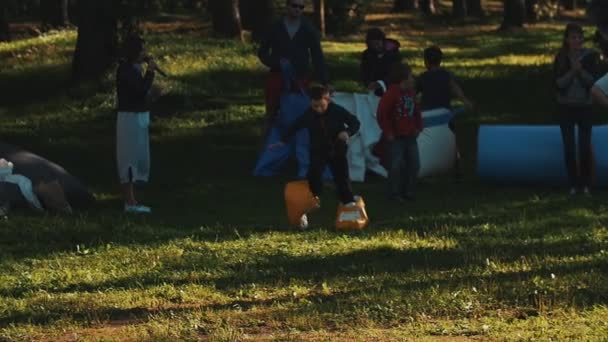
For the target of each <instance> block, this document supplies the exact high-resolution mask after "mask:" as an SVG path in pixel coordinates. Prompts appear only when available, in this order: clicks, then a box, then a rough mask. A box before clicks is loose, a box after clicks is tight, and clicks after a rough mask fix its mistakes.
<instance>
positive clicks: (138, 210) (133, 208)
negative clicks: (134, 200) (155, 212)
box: [125, 203, 152, 214]
mask: <svg viewBox="0 0 608 342" xmlns="http://www.w3.org/2000/svg"><path fill="white" fill-rule="evenodd" d="M151 212H152V209H151V208H150V207H146V206H145V205H141V204H135V205H128V204H126V203H125V213H132V214H150V213H151Z"/></svg>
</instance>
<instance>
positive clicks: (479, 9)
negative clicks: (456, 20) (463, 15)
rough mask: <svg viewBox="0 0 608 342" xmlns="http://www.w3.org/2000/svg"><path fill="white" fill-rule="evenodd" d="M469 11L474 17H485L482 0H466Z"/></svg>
mask: <svg viewBox="0 0 608 342" xmlns="http://www.w3.org/2000/svg"><path fill="white" fill-rule="evenodd" d="M466 3H467V12H468V14H469V15H470V16H473V17H483V15H484V13H483V6H482V5H481V0H466Z"/></svg>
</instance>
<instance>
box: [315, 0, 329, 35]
mask: <svg viewBox="0 0 608 342" xmlns="http://www.w3.org/2000/svg"><path fill="white" fill-rule="evenodd" d="M314 7H315V8H314V11H315V18H316V20H317V24H318V25H319V32H320V33H321V37H323V38H325V36H326V34H327V29H326V26H325V0H314Z"/></svg>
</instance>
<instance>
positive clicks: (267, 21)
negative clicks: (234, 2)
mask: <svg viewBox="0 0 608 342" xmlns="http://www.w3.org/2000/svg"><path fill="white" fill-rule="evenodd" d="M239 5H240V6H239V8H240V12H241V15H242V18H241V19H242V21H243V28H244V29H246V30H251V37H252V39H253V40H254V41H256V42H259V41H260V40H261V39H262V37H263V36H264V34H265V33H266V31H268V28H269V27H270V25H271V24H272V19H273V18H274V13H275V7H274V0H241V1H240V2H239Z"/></svg>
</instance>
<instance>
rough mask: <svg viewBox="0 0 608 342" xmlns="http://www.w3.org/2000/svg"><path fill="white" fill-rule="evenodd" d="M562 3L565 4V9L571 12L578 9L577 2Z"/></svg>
mask: <svg viewBox="0 0 608 342" xmlns="http://www.w3.org/2000/svg"><path fill="white" fill-rule="evenodd" d="M562 3H563V4H564V7H565V8H566V9H567V10H570V11H571V10H575V9H576V8H577V7H578V6H577V1H576V0H562Z"/></svg>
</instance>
